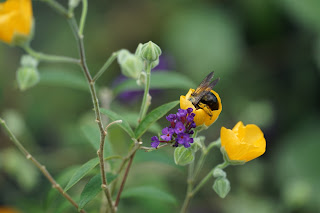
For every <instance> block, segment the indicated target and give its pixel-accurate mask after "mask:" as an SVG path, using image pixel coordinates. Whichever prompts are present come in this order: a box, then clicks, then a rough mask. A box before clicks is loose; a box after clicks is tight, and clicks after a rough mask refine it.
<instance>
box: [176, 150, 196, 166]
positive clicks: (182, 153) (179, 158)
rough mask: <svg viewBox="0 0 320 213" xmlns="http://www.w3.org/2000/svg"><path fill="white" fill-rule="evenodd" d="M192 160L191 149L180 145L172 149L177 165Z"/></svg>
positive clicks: (185, 163)
mask: <svg viewBox="0 0 320 213" xmlns="http://www.w3.org/2000/svg"><path fill="white" fill-rule="evenodd" d="M193 160H194V155H193V152H192V150H191V149H189V148H185V147H183V146H180V147H178V148H176V149H175V150H174V162H175V163H176V164H177V165H180V166H185V165H187V164H190V163H191V162H192V161H193Z"/></svg>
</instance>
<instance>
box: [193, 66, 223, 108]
mask: <svg viewBox="0 0 320 213" xmlns="http://www.w3.org/2000/svg"><path fill="white" fill-rule="evenodd" d="M213 74H214V73H213V72H211V73H209V75H207V76H206V77H205V78H204V79H203V81H202V82H201V83H200V85H199V86H198V88H197V89H196V90H195V91H194V92H193V93H192V94H191V95H192V96H193V98H194V100H193V104H198V103H199V101H200V100H201V98H202V97H203V96H205V95H206V94H207V93H208V92H210V91H211V89H212V88H213V87H214V86H215V85H216V84H217V83H218V81H219V78H218V79H216V80H214V81H213V82H211V83H210V81H211V79H212V78H213Z"/></svg>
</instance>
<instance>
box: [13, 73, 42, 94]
mask: <svg viewBox="0 0 320 213" xmlns="http://www.w3.org/2000/svg"><path fill="white" fill-rule="evenodd" d="M39 80H40V75H39V72H38V70H37V68H35V67H20V68H19V69H18V71H17V81H18V86H19V88H20V90H22V91H24V90H26V89H28V88H30V87H33V86H34V85H36V84H37V83H38V82H39Z"/></svg>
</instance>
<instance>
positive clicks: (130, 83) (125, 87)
mask: <svg viewBox="0 0 320 213" xmlns="http://www.w3.org/2000/svg"><path fill="white" fill-rule="evenodd" d="M196 87H197V85H196V84H195V83H194V82H193V81H192V80H191V79H189V78H188V77H186V76H185V75H183V74H180V73H177V72H162V71H157V72H152V74H151V83H150V88H151V89H189V88H196ZM143 89H144V88H143V87H141V86H138V85H137V83H136V81H135V80H133V79H128V80H126V81H124V82H123V83H121V84H119V85H118V86H117V87H115V88H114V90H113V93H114V95H115V96H117V95H118V94H120V93H122V92H125V91H131V90H143Z"/></svg>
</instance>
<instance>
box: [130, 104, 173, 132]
mask: <svg viewBox="0 0 320 213" xmlns="http://www.w3.org/2000/svg"><path fill="white" fill-rule="evenodd" d="M178 104H179V101H172V102H170V103H167V104H164V105H162V106H159V107H157V108H156V109H154V110H152V111H151V112H150V113H149V114H147V116H146V117H145V118H144V119H143V120H142V121H141V123H140V124H139V126H138V127H137V129H136V130H135V135H136V138H140V137H141V136H142V135H143V134H144V133H145V132H146V131H147V129H148V128H149V127H150V126H151V125H152V124H153V123H155V122H156V121H157V120H159V119H160V118H162V117H163V116H164V115H166V114H167V113H168V112H169V111H170V110H171V109H173V108H174V107H175V106H177V105H178Z"/></svg>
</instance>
